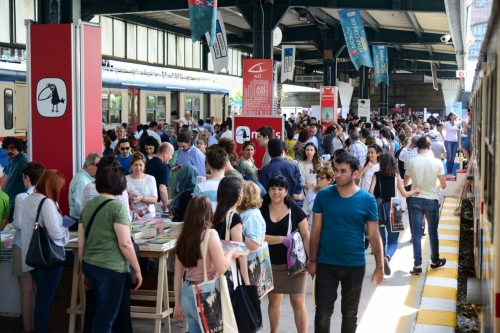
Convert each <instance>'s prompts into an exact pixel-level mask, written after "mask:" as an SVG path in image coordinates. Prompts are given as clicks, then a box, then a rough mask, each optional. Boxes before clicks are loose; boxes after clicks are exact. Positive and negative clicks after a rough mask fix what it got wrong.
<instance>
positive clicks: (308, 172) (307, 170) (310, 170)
mask: <svg viewBox="0 0 500 333" xmlns="http://www.w3.org/2000/svg"><path fill="white" fill-rule="evenodd" d="M297 166H298V167H299V171H300V180H301V181H302V184H303V185H304V193H305V194H306V195H307V192H309V190H310V189H312V188H313V187H314V186H316V169H317V168H319V167H320V166H321V159H320V157H319V153H318V148H316V146H315V145H314V143H312V142H309V143H307V144H306V145H305V146H304V153H303V154H302V159H301V161H299V162H298V163H297Z"/></svg>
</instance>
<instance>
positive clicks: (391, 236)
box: [379, 202, 399, 259]
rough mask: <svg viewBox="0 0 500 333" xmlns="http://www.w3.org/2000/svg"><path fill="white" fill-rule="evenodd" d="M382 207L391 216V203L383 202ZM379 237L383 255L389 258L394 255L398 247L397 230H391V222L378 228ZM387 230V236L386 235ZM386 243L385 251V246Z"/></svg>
mask: <svg viewBox="0 0 500 333" xmlns="http://www.w3.org/2000/svg"><path fill="white" fill-rule="evenodd" d="M384 209H385V211H386V212H387V216H391V204H390V203H385V202H384ZM379 230H380V237H382V244H383V245H384V256H388V257H389V259H390V258H392V256H394V253H395V252H396V250H397V249H398V240H399V232H391V223H387V224H386V225H385V226H384V227H381V228H380V229H379ZM386 230H387V236H386ZM386 244H387V251H386V249H385V246H386Z"/></svg>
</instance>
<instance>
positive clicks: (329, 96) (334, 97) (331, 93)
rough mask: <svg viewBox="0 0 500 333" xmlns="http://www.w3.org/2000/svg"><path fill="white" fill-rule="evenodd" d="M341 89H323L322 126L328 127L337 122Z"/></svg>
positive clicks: (321, 100) (321, 98) (321, 103)
mask: <svg viewBox="0 0 500 333" xmlns="http://www.w3.org/2000/svg"><path fill="white" fill-rule="evenodd" d="M338 95H339V89H338V88H337V87H321V96H320V109H321V125H323V127H328V126H330V125H332V124H333V122H334V121H337V112H334V110H337V107H338Z"/></svg>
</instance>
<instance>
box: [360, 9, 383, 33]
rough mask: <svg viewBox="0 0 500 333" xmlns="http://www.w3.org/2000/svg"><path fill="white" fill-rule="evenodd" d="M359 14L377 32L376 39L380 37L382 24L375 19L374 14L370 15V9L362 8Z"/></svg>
mask: <svg viewBox="0 0 500 333" xmlns="http://www.w3.org/2000/svg"><path fill="white" fill-rule="evenodd" d="M359 14H360V15H361V18H362V19H363V21H365V22H366V24H368V26H369V27H370V28H372V29H373V31H374V32H375V39H377V38H378V39H380V29H381V28H380V24H378V22H377V20H375V19H374V18H373V16H371V15H370V13H368V11H366V10H360V11H359Z"/></svg>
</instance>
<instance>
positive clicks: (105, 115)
mask: <svg viewBox="0 0 500 333" xmlns="http://www.w3.org/2000/svg"><path fill="white" fill-rule="evenodd" d="M102 122H103V123H105V124H109V97H108V94H102Z"/></svg>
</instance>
